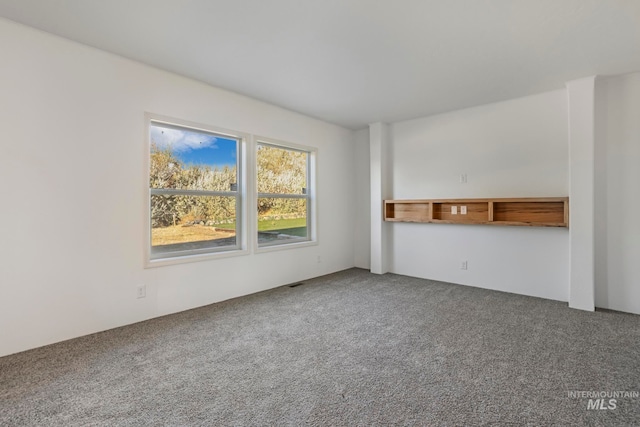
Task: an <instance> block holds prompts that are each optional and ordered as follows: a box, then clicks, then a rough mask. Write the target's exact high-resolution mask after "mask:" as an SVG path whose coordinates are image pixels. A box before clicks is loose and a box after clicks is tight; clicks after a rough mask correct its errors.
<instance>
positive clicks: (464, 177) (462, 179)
mask: <svg viewBox="0 0 640 427" xmlns="http://www.w3.org/2000/svg"><path fill="white" fill-rule="evenodd" d="M466 183H467V174H466V173H461V174H460V184H466Z"/></svg>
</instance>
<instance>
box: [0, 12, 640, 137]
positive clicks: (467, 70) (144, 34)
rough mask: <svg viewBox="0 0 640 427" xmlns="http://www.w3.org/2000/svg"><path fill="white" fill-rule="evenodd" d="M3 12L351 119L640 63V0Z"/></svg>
mask: <svg viewBox="0 0 640 427" xmlns="http://www.w3.org/2000/svg"><path fill="white" fill-rule="evenodd" d="M0 15H1V16H4V17H6V18H9V19H11V20H14V21H17V22H21V23H24V24H27V25H30V26H33V27H36V28H39V29H42V30H45V31H48V32H51V33H54V34H57V35H60V36H63V37H67V38H69V39H72V40H76V41H79V42H81V43H85V44H87V45H90V46H95V47H97V48H100V49H103V50H106V51H110V52H114V53H116V54H119V55H122V56H125V57H128V58H132V59H135V60H138V61H141V62H144V63H146V64H150V65H153V66H156V67H158V68H162V69H165V70H169V71H173V72H175V73H178V74H182V75H184V76H188V77H192V78H194V79H197V80H201V81H203V82H206V83H209V84H211V85H214V86H218V87H222V88H225V89H229V90H231V91H234V92H238V93H241V94H245V95H248V96H250V97H253V98H257V99H260V100H264V101H267V102H269V103H272V104H275V105H279V106H282V107H285V108H288V109H291V110H294V111H298V112H301V113H304V114H307V115H310V116H313V117H317V118H320V119H323V120H326V121H329V122H333V123H337V124H340V125H343V126H346V127H349V128H352V129H360V128H363V127H365V126H366V125H367V124H368V123H373V122H378V121H382V122H395V121H399V120H405V119H411V118H415V117H421V116H426V115H431V114H436V113H441V112H445V111H451V110H456V109H460V108H464V107H469V106H474V105H481V104H486V103H490V102H494V101H499V100H504V99H510V98H516V97H520V96H525V95H529V94H534V93H539V92H544V91H548V90H553V89H558V88H562V87H563V86H564V83H565V82H566V81H569V80H572V79H576V78H580V77H586V76H590V75H594V74H602V75H611V74H621V73H626V72H632V71H639V70H640V0H0Z"/></svg>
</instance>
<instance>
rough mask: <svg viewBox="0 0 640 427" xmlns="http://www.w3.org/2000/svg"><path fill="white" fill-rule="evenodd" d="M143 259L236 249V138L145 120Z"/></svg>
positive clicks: (238, 203) (238, 142) (238, 199)
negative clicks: (146, 245) (145, 246)
mask: <svg viewBox="0 0 640 427" xmlns="http://www.w3.org/2000/svg"><path fill="white" fill-rule="evenodd" d="M149 141H150V143H149V160H150V161H149V218H150V220H149V224H150V233H149V237H150V241H149V247H150V251H149V259H150V260H152V261H153V260H159V259H164V258H175V257H181V256H188V255H198V254H207V253H213V252H222V251H229V250H237V249H240V246H241V239H240V235H241V232H242V230H241V227H240V225H239V224H241V221H240V218H241V215H240V210H241V206H242V203H241V195H240V192H239V189H241V188H242V186H241V185H240V180H241V176H242V174H241V173H240V164H241V162H239V159H240V158H241V155H240V154H241V149H242V148H241V147H242V144H241V139H240V138H239V137H235V136H230V135H224V134H220V133H216V132H214V131H211V130H207V128H206V127H204V126H203V127H202V128H201V127H199V126H198V127H190V126H183V125H182V124H176V123H172V122H165V121H162V120H154V119H151V120H150V122H149Z"/></svg>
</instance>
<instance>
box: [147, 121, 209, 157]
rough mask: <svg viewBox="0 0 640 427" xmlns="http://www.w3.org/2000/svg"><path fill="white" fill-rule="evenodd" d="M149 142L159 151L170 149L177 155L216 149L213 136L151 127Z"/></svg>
mask: <svg viewBox="0 0 640 427" xmlns="http://www.w3.org/2000/svg"><path fill="white" fill-rule="evenodd" d="M151 140H152V141H153V142H154V143H155V144H156V145H157V146H158V147H159V148H161V149H165V148H170V149H171V151H173V152H178V153H182V152H185V151H191V150H197V149H199V148H207V147H209V148H218V146H217V145H216V138H215V137H214V136H211V135H206V134H202V133H197V132H189V131H182V130H178V129H170V128H163V127H159V126H151Z"/></svg>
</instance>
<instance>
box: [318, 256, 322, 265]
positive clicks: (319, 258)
mask: <svg viewBox="0 0 640 427" xmlns="http://www.w3.org/2000/svg"><path fill="white" fill-rule="evenodd" d="M321 262H322V257H321V256H320V255H318V264H320V263H321Z"/></svg>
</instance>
